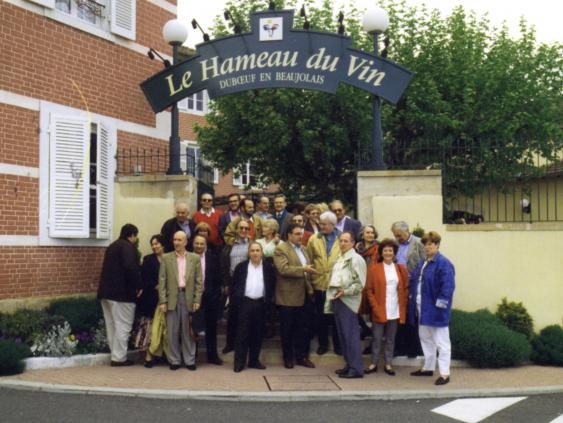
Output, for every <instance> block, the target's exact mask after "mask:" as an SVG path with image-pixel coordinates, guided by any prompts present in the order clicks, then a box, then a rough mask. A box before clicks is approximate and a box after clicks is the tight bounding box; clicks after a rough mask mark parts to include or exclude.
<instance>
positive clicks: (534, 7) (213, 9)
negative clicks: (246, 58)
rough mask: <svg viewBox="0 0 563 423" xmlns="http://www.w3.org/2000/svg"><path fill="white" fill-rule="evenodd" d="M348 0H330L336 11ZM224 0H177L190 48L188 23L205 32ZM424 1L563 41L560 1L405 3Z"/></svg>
mask: <svg viewBox="0 0 563 423" xmlns="http://www.w3.org/2000/svg"><path fill="white" fill-rule="evenodd" d="M349 1H350V0H333V3H334V4H335V6H336V8H337V10H338V9H340V7H341V5H344V7H343V10H344V11H346V6H345V5H346V4H349ZM225 3H226V2H225V0H178V17H179V18H181V19H183V20H185V22H187V24H188V25H189V35H188V40H187V42H186V44H187V45H188V46H190V47H194V46H195V45H196V44H199V43H201V42H202V41H203V39H202V36H201V34H200V33H199V31H197V32H196V30H193V29H192V27H191V25H190V22H191V20H192V19H194V18H195V19H196V20H197V21H198V23H199V24H200V26H201V27H202V28H203V30H204V31H205V32H209V33H211V31H210V28H211V26H212V25H213V20H214V18H215V16H216V15H221V14H222V13H223V10H224V5H225ZM376 3H377V2H376V1H374V0H355V1H354V4H355V5H356V7H357V8H358V9H360V10H361V9H365V8H367V7H368V6H370V5H372V4H376ZM423 3H424V4H426V5H427V6H428V7H429V8H430V9H439V10H440V11H441V12H442V13H443V14H444V15H449V14H450V13H451V11H452V9H453V8H454V7H455V6H456V5H459V4H461V5H462V6H463V7H464V9H466V10H474V11H475V12H476V13H477V15H478V16H481V15H483V14H485V13H488V14H489V19H490V21H491V23H492V24H493V25H495V26H500V25H501V24H502V23H503V22H504V21H506V23H507V24H508V27H509V29H510V31H511V34H512V35H513V36H517V35H518V24H519V21H520V17H522V16H523V17H524V18H525V19H526V21H527V22H528V23H529V24H532V25H534V26H535V27H536V36H537V39H538V40H539V41H542V42H546V43H553V42H556V41H557V42H561V43H563V25H561V18H560V17H561V16H562V15H563V2H559V0H555V1H554V0H533V1H531V0H407V4H410V5H420V4H423ZM267 4H268V2H267V0H264V9H267Z"/></svg>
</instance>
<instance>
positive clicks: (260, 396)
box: [0, 380, 563, 402]
mask: <svg viewBox="0 0 563 423" xmlns="http://www.w3.org/2000/svg"><path fill="white" fill-rule="evenodd" d="M0 388H5V389H16V390H25V391H36V392H50V393H59V394H82V395H117V396H124V397H138V398H152V399H192V400H201V401H204V400H214V401H217V400H219V401H244V402H265V401H269V402H272V401H273V402H296V401H334V400H341V401H366V400H385V401H397V400H409V399H440V398H461V397H464V398H474V397H494V396H507V395H509V396H510V395H520V396H521V395H527V396H530V395H542V394H558V393H563V385H555V386H543V387H521V388H493V389H486V390H485V389H481V388H479V389H451V390H443V391H442V390H436V389H434V390H410V391H407V390H396V391H340V392H324V391H310V392H306V393H304V392H253V391H241V392H228V391H186V390H163V389H133V388H105V387H104V388H102V387H86V386H74V385H55V384H45V383H40V382H25V381H13V380H5V381H2V380H0Z"/></svg>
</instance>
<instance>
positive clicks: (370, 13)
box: [362, 6, 389, 170]
mask: <svg viewBox="0 0 563 423" xmlns="http://www.w3.org/2000/svg"><path fill="white" fill-rule="evenodd" d="M362 26H363V28H364V31H366V32H367V33H369V34H373V50H374V54H375V55H376V56H378V55H379V46H378V41H379V39H378V38H379V34H381V33H382V32H384V31H385V30H386V29H387V27H388V26H389V15H388V14H387V12H386V11H385V10H383V9H381V8H380V7H377V6H376V7H372V8H370V9H368V10H367V11H366V14H365V15H364V18H363V21H362ZM372 107H373V134H372V140H373V154H372V156H371V161H370V164H369V168H370V169H374V170H384V169H386V166H385V163H384V162H383V135H382V132H381V99H380V98H379V96H378V95H374V96H373V102H372Z"/></svg>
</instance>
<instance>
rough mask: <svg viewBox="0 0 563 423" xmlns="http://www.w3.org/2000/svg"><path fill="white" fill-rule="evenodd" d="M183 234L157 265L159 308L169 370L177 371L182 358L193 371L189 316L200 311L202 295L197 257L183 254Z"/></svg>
mask: <svg viewBox="0 0 563 423" xmlns="http://www.w3.org/2000/svg"><path fill="white" fill-rule="evenodd" d="M187 243H188V238H187V235H186V233H185V232H183V231H178V232H176V233H175V234H174V238H173V244H174V251H172V252H170V253H167V254H165V255H164V256H163V258H162V263H160V271H159V275H158V294H159V304H160V305H159V307H160V309H161V310H162V311H163V312H165V313H166V325H167V334H168V342H169V347H170V354H169V356H168V361H169V362H170V370H177V369H179V368H180V366H181V363H182V357H183V359H184V363H185V365H186V368H187V369H188V370H196V364H195V355H196V343H195V340H194V339H193V337H192V336H191V334H190V318H189V314H190V312H195V311H197V310H198V309H199V305H200V304H201V295H202V277H201V263H200V259H199V256H198V255H197V254H194V253H189V252H187V251H186V245H187Z"/></svg>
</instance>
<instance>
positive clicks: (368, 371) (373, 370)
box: [364, 366, 377, 375]
mask: <svg viewBox="0 0 563 423" xmlns="http://www.w3.org/2000/svg"><path fill="white" fill-rule="evenodd" d="M364 373H365V374H366V375H369V374H370V373H377V366H373V367H372V366H369V367H368V368H367V369H365V370H364Z"/></svg>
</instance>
